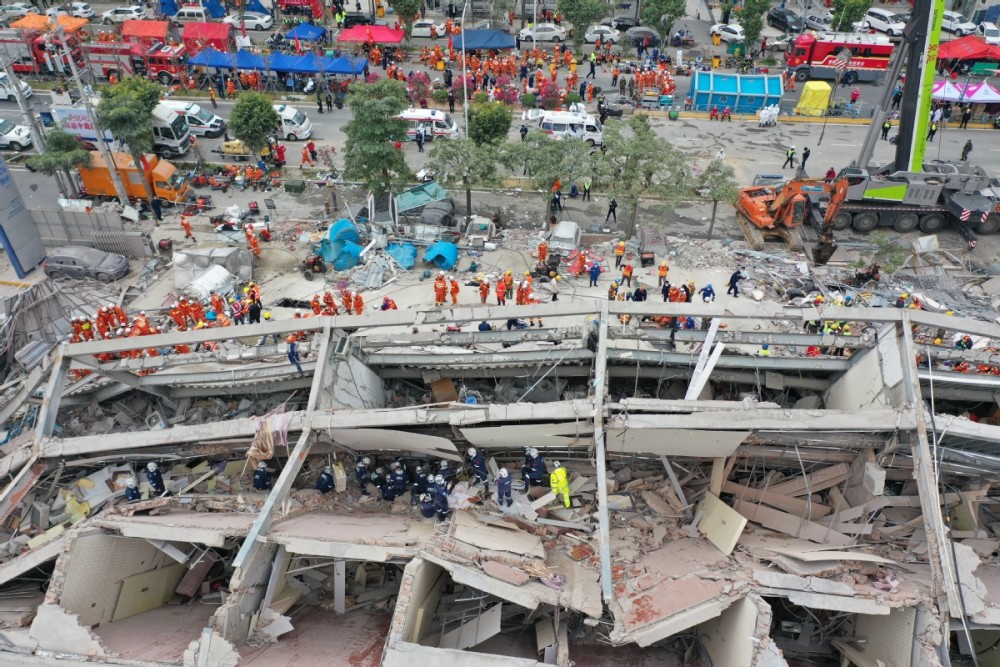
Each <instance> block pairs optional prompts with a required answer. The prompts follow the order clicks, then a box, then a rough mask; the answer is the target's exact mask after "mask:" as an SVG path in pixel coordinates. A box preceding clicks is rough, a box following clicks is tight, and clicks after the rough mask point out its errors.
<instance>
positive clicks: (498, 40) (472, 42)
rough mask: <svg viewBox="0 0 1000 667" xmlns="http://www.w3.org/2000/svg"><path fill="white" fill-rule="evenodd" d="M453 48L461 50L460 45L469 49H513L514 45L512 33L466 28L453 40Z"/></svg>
mask: <svg viewBox="0 0 1000 667" xmlns="http://www.w3.org/2000/svg"><path fill="white" fill-rule="evenodd" d="M454 44H455V48H456V49H459V50H461V49H462V45H463V44H464V45H465V48H466V49H467V50H469V51H475V50H477V49H486V50H489V49H496V50H498V51H500V50H503V49H513V48H514V47H515V45H516V42H515V41H514V36H513V35H508V34H507V33H505V32H500V31H499V30H466V31H465V32H463V33H462V34H461V35H459V36H458V39H456V40H454Z"/></svg>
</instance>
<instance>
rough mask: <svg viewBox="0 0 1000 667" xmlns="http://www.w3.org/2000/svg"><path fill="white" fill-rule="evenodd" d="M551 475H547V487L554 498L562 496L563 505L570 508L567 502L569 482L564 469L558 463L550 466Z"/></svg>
mask: <svg viewBox="0 0 1000 667" xmlns="http://www.w3.org/2000/svg"><path fill="white" fill-rule="evenodd" d="M552 466H553V468H552V473H551V474H550V475H549V487H550V488H551V489H552V493H554V494H555V495H556V498H559V496H562V499H563V505H565V506H566V507H569V506H570V502H569V480H568V479H567V478H566V468H563V467H562V464H561V463H559V461H556V462H555V463H553V464H552Z"/></svg>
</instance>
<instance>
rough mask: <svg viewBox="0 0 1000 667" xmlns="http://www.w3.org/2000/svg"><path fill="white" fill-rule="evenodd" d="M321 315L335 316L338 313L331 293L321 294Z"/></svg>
mask: <svg viewBox="0 0 1000 667" xmlns="http://www.w3.org/2000/svg"><path fill="white" fill-rule="evenodd" d="M323 306H324V308H323V314H324V315H336V314H337V313H338V312H339V309H338V308H337V299H336V298H335V297H334V296H333V292H331V291H330V290H327V291H325V292H323Z"/></svg>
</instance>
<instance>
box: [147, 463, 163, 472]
mask: <svg viewBox="0 0 1000 667" xmlns="http://www.w3.org/2000/svg"><path fill="white" fill-rule="evenodd" d="M159 469H160V466H158V465H156V464H155V463H153V462H152V461H150V462H149V463H147V464H146V470H148V471H149V472H156V471H157V470H159Z"/></svg>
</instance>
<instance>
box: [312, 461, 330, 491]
mask: <svg viewBox="0 0 1000 667" xmlns="http://www.w3.org/2000/svg"><path fill="white" fill-rule="evenodd" d="M316 490H317V491H319V492H320V493H330V492H331V491H333V468H331V467H330V466H327V467H325V468H323V472H321V473H320V475H319V479H317V480H316Z"/></svg>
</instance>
